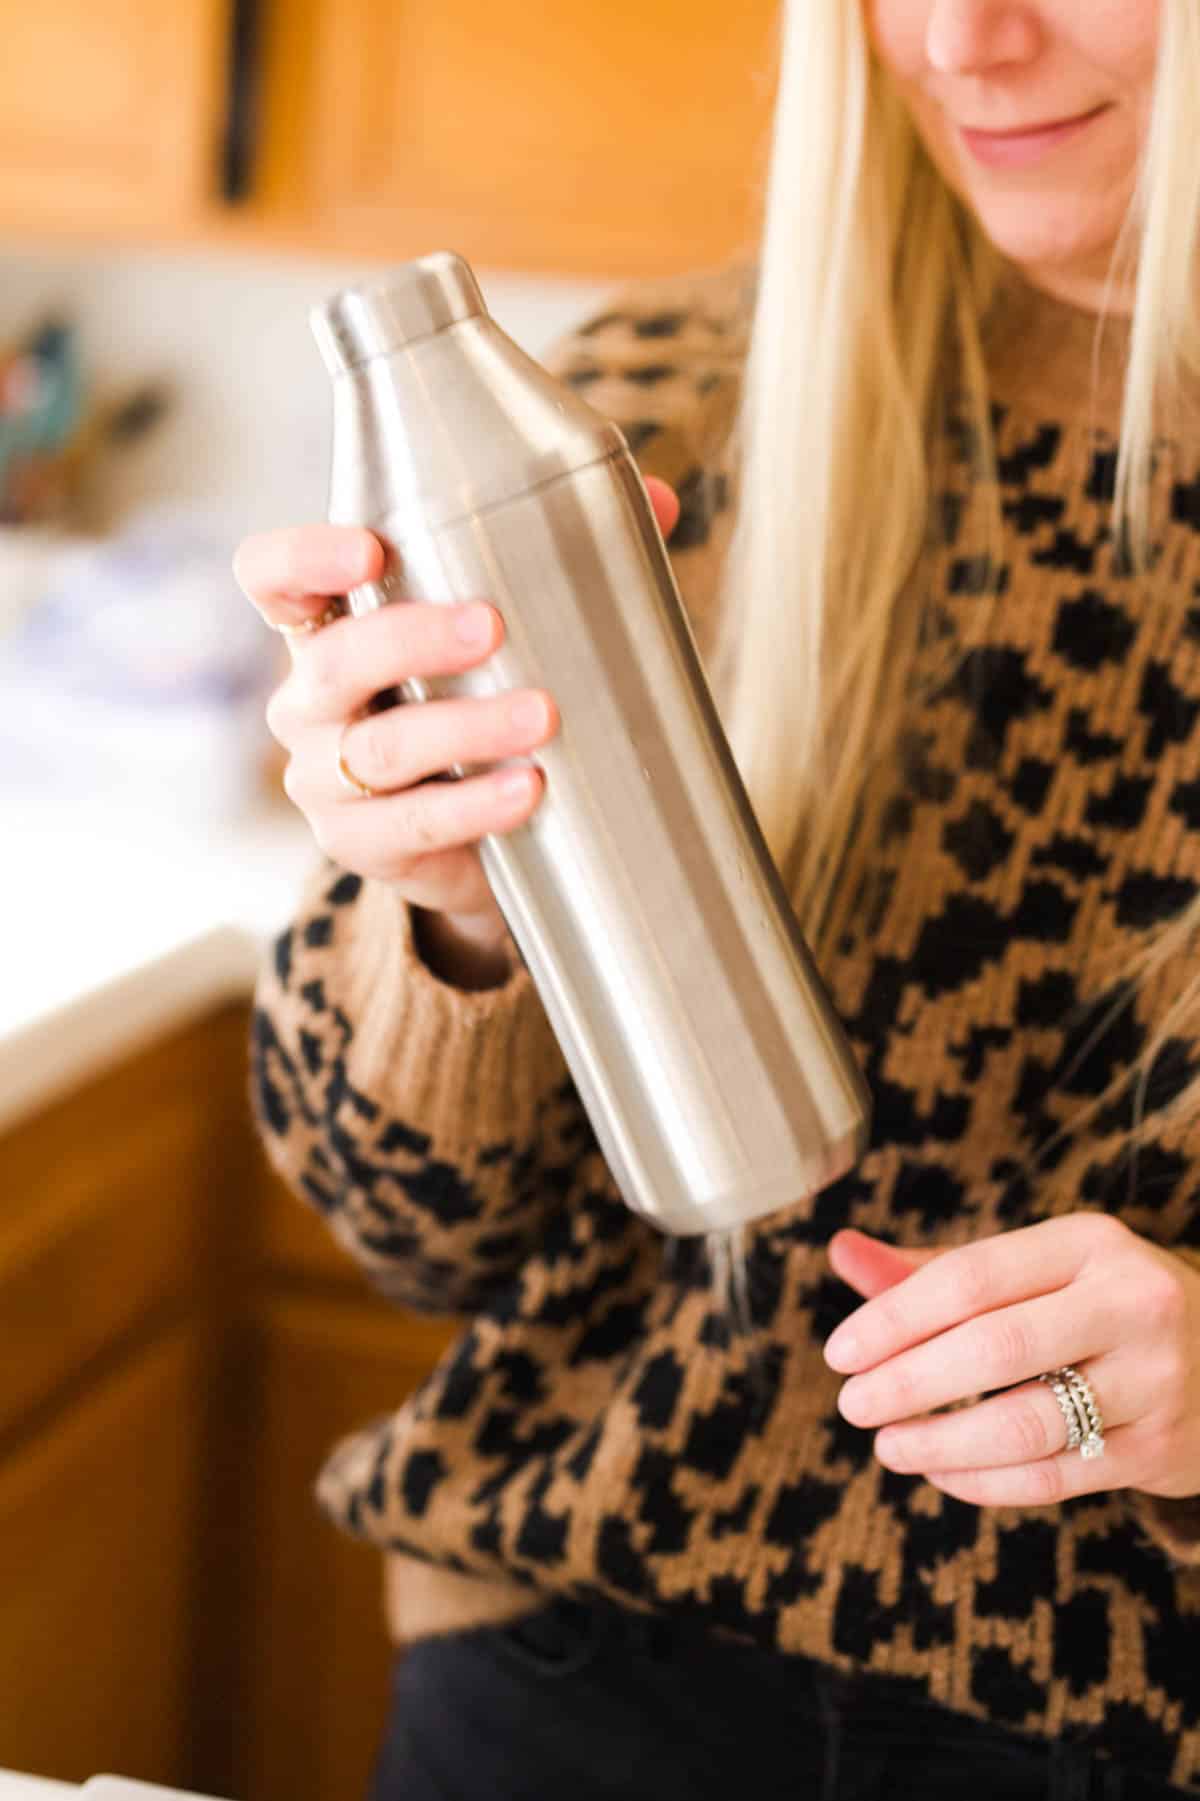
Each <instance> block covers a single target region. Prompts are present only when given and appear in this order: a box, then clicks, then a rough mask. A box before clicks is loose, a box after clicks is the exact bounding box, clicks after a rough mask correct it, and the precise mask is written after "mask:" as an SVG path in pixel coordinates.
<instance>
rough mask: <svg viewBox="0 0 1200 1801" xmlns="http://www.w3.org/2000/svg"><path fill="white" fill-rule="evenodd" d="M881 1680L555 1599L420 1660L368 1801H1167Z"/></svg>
mask: <svg viewBox="0 0 1200 1801" xmlns="http://www.w3.org/2000/svg"><path fill="white" fill-rule="evenodd" d="M1184 1793H1185V1791H1184V1790H1182V1789H1176V1788H1171V1787H1167V1786H1164V1785H1163V1784H1161V1783H1156V1782H1153V1781H1151V1780H1150V1779H1148V1778H1146V1777H1143V1776H1140V1775H1138V1774H1137V1773H1136V1772H1135V1771H1133V1770H1132V1769H1130V1768H1126V1767H1118V1766H1116V1765H1114V1764H1112V1763H1111V1762H1109V1761H1108V1760H1106V1759H1100V1758H1092V1757H1091V1756H1090V1755H1088V1754H1087V1753H1086V1752H1085V1751H1083V1750H1082V1749H1080V1748H1079V1747H1077V1746H1067V1745H1063V1744H1060V1743H1056V1744H1047V1743H1046V1742H1044V1741H1042V1740H1039V1739H1033V1740H1030V1739H1028V1738H1023V1737H1019V1736H1017V1735H1016V1734H1014V1733H1010V1732H1007V1731H1005V1730H1003V1729H1001V1728H997V1727H993V1726H990V1725H987V1724H983V1723H981V1722H979V1721H976V1720H971V1719H968V1718H965V1717H963V1716H960V1715H958V1714H954V1713H951V1712H950V1711H948V1710H947V1709H943V1708H940V1707H935V1706H933V1705H931V1704H930V1703H928V1702H926V1701H923V1700H915V1699H913V1697H912V1695H911V1694H908V1693H905V1692H904V1689H903V1686H902V1685H901V1684H899V1683H889V1682H888V1681H887V1679H886V1678H882V1677H853V1676H844V1675H841V1674H839V1673H838V1672H837V1671H834V1670H831V1669H828V1668H826V1667H825V1666H824V1665H822V1664H817V1663H812V1662H809V1661H808V1660H807V1659H803V1658H791V1657H788V1658H784V1657H779V1656H774V1655H772V1654H771V1653H769V1652H764V1651H757V1650H754V1649H744V1648H742V1647H741V1646H738V1645H734V1644H731V1643H728V1642H725V1641H718V1640H715V1639H708V1638H702V1637H699V1636H697V1635H695V1634H688V1635H682V1634H678V1633H675V1632H673V1631H671V1630H669V1629H668V1628H667V1627H665V1626H664V1625H663V1624H662V1623H661V1622H655V1621H647V1620H643V1619H641V1618H640V1617H638V1616H635V1615H632V1614H626V1613H621V1612H617V1611H615V1610H614V1611H612V1612H608V1611H604V1612H600V1611H595V1610H590V1609H584V1608H581V1607H578V1606H575V1605H573V1604H572V1603H570V1602H566V1601H556V1602H553V1603H552V1604H551V1605H549V1606H548V1607H546V1608H544V1609H543V1610H542V1611H541V1612H539V1613H537V1614H534V1615H532V1616H530V1617H529V1618H527V1619H525V1620H520V1621H518V1622H516V1624H514V1625H511V1626H507V1627H484V1628H480V1629H479V1630H476V1631H472V1632H462V1633H456V1634H453V1635H451V1636H449V1637H446V1638H437V1639H429V1640H425V1641H423V1642H422V1643H420V1644H418V1645H416V1646H414V1648H413V1649H412V1650H410V1651H409V1652H408V1653H407V1655H406V1656H404V1657H403V1658H402V1659H401V1660H400V1662H399V1663H398V1665H397V1670H396V1678H395V1688H394V1694H393V1707H392V1717H391V1721H390V1723H389V1726H388V1732H387V1737H386V1740H385V1742H384V1745H383V1748H382V1750H381V1752H380V1757H379V1764H378V1768H377V1770H376V1775H375V1783H374V1787H373V1790H372V1801H618V1798H619V1801H785V1798H786V1801H1168V1797H1171V1796H1182V1795H1183V1794H1184Z"/></svg>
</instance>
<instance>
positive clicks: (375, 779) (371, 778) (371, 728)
mask: <svg viewBox="0 0 1200 1801" xmlns="http://www.w3.org/2000/svg"><path fill="white" fill-rule="evenodd" d="M346 751H347V757H348V760H349V762H350V766H351V768H352V769H353V770H354V773H355V774H356V775H357V776H359V777H360V778H361V780H363V781H364V782H370V783H371V785H372V786H373V787H376V788H379V787H383V786H385V785H386V783H387V782H388V780H389V779H390V777H391V774H392V771H393V770H394V768H395V763H396V757H395V749H394V745H393V735H392V727H391V724H390V722H389V720H388V716H387V714H386V713H372V714H370V715H368V717H367V718H366V719H363V720H361V721H359V723H358V724H356V725H355V726H354V728H353V730H352V731H351V732H350V733H349V734H348V736H347V744H346Z"/></svg>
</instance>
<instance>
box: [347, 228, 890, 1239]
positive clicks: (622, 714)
mask: <svg viewBox="0 0 1200 1801" xmlns="http://www.w3.org/2000/svg"><path fill="white" fill-rule="evenodd" d="M312 325H313V330H314V333H315V335H316V338H317V341H318V343H319V345H320V348H321V352H322V355H323V357H324V359H325V363H326V365H327V367H328V369H329V372H330V374H331V376H332V378H333V385H334V439H333V459H332V475H331V488H330V507H329V513H330V518H331V519H332V520H333V521H334V522H335V523H338V524H353V525H365V526H368V527H369V528H370V529H371V530H372V531H374V532H375V533H376V534H377V535H378V536H379V537H380V538H381V539H382V540H383V542H384V544H385V546H386V547H387V550H388V563H387V568H386V571H385V573H384V576H383V579H382V580H381V581H380V582H379V583H377V584H370V585H367V586H364V587H361V588H357V589H355V590H354V591H353V592H352V593H351V595H350V596H349V602H350V606H351V609H352V610H353V611H354V612H355V613H362V612H365V611H368V610H369V609H371V608H373V607H377V606H381V605H385V604H390V603H395V602H404V603H422V602H424V603H427V604H432V605H449V604H454V603H456V602H458V601H461V600H465V599H468V598H478V597H480V596H482V595H486V596H487V597H488V599H490V600H492V601H493V602H494V603H495V605H496V606H497V607H498V608H499V609H500V612H501V613H502V615H503V617H504V621H505V628H506V630H505V640H504V643H503V644H502V646H501V648H500V650H499V651H498V652H497V653H496V654H495V656H493V657H492V658H491V659H490V660H489V661H488V663H487V664H486V665H485V666H484V667H483V668H481V669H474V670H471V671H469V672H468V673H467V674H465V675H460V676H456V677H453V678H447V679H445V680H443V681H441V682H429V681H417V680H413V681H411V682H408V683H406V684H404V693H405V698H406V699H408V700H413V701H421V700H425V699H428V698H431V697H433V696H434V695H440V694H480V695H482V694H488V693H493V692H497V691H499V690H503V689H509V688H517V687H526V686H533V687H544V688H546V689H548V690H549V691H550V693H551V694H552V695H553V696H554V698H555V701H556V703H557V705H558V708H559V713H560V716H561V727H560V730H559V732H558V734H557V735H556V737H555V738H554V739H553V740H552V741H551V742H550V743H549V744H548V745H546V746H545V747H544V748H543V749H542V750H540V751H539V752H538V754H537V761H538V763H539V764H540V765H541V767H542V768H543V770H544V771H545V777H546V782H545V791H544V794H543V796H542V800H541V802H540V804H539V806H538V808H537V810H536V811H535V813H534V814H533V816H532V817H531V818H530V820H529V821H528V822H527V823H526V824H525V825H523V826H521V827H519V828H518V829H517V830H516V831H515V832H512V833H508V834H503V835H496V836H494V837H488V838H485V839H484V840H483V841H482V843H481V845H480V855H481V859H482V862H483V867H484V871H485V873H486V875H487V878H488V881H489V883H490V884H491V888H492V891H493V893H494V894H495V897H496V900H497V903H498V904H499V906H500V908H501V911H502V912H503V914H504V916H505V919H506V920H507V922H508V925H509V928H510V930H511V932H512V935H513V938H514V940H515V942H516V945H517V948H518V950H519V952H520V955H521V957H522V959H523V961H524V963H525V965H526V967H527V968H528V970H529V973H530V975H531V977H532V979H533V981H534V983H535V984H536V986H537V990H538V993H539V996H540V998H541V1001H542V1003H543V1005H544V1007H545V1009H546V1012H547V1015H548V1017H549V1020H550V1024H551V1026H552V1027H553V1030H554V1032H555V1034H556V1036H557V1038H558V1042H559V1044H560V1045H561V1047H562V1051H563V1054H564V1057H565V1059H566V1062H567V1065H568V1068H569V1069H570V1072H571V1075H572V1077H573V1079H574V1081H575V1084H576V1087H577V1089H578V1092H579V1095H580V1098H581V1100H582V1102H583V1105H584V1107H585V1109H586V1111H587V1114H588V1117H589V1119H590V1120H591V1123H592V1127H593V1129H594V1131H595V1134H596V1138H597V1141H598V1143H599V1147H600V1149H601V1151H602V1152H603V1154H604V1157H605V1159H606V1161H607V1163H608V1166H609V1168H610V1169H611V1171H612V1174H613V1177H614V1179H615V1181H616V1183H617V1185H618V1187H619V1189H620V1191H621V1194H622V1195H623V1197H624V1199H625V1201H626V1202H627V1204H628V1205H629V1206H630V1207H632V1208H633V1209H634V1210H635V1211H636V1212H638V1213H639V1214H642V1215H644V1216H645V1217H646V1218H647V1219H649V1220H651V1221H652V1222H653V1223H654V1224H655V1225H656V1226H658V1227H659V1228H661V1229H662V1230H663V1231H666V1232H672V1233H680V1234H683V1233H698V1232H714V1231H725V1230H729V1229H732V1228H735V1227H737V1226H740V1225H745V1224H748V1223H749V1222H750V1221H752V1220H755V1219H758V1218H761V1217H762V1216H764V1215H766V1214H769V1213H771V1212H774V1211H775V1210H776V1209H778V1208H781V1207H787V1206H789V1205H791V1204H793V1203H795V1202H797V1201H801V1200H803V1199H805V1198H806V1197H807V1196H809V1195H811V1194H813V1193H814V1192H816V1191H817V1190H819V1189H821V1188H823V1187H825V1186H826V1185H827V1184H828V1183H830V1182H832V1181H834V1180H835V1179H836V1178H837V1177H838V1176H840V1175H842V1174H844V1173H845V1172H846V1171H847V1170H848V1169H850V1168H851V1167H852V1166H853V1164H854V1163H855V1162H856V1161H857V1159H858V1157H859V1156H860V1155H861V1154H862V1151H863V1149H864V1148H865V1144H866V1139H867V1128H868V1115H869V1098H868V1091H867V1088H866V1084H865V1082H864V1081H863V1078H862V1075H861V1073H860V1071H859V1069H858V1067H857V1065H856V1063H855V1061H854V1058H853V1055H852V1053H851V1050H850V1047H849V1045H848V1043H847V1040H846V1036H845V1033H844V1031H843V1029H842V1027H841V1024H840V1022H839V1021H838V1019H837V1017H836V1014H835V1013H834V1010H833V1008H832V1006H831V1004H830V1001H829V997H828V995H827V993H826V991H825V988H824V986H823V984H822V982H821V979H820V976H819V974H818V972H817V970H816V969H815V967H814V965H813V962H812V959H811V957H810V955H809V953H808V950H807V948H806V946H805V944H804V942H803V940H802V938H801V936H800V932H799V928H798V926H797V923H796V919H795V915H794V913H793V912H792V909H791V907H790V906H789V904H788V900H787V897H786V894H785V893H784V890H783V886H782V883H781V882H780V880H779V876H778V873H777V871H776V869H775V866H774V864H773V862H772V860H771V857H770V855H769V853H768V851H767V848H766V844H765V842H764V840H763V837H762V834H761V832H760V830H759V827H758V823H757V821H756V819H755V817H754V813H753V810H752V808H751V806H750V803H749V799H748V797H747V795H746V791H745V788H744V786H743V783H742V781H741V777H740V775H739V773H738V770H737V767H736V765H735V763H734V760H733V757H732V754H731V752H730V749H729V745H728V742H727V740H726V738H725V735H724V731H723V729H722V726H721V723H720V719H719V717H718V714H717V711H716V707H715V705H714V703H713V699H712V695H711V693H710V690H709V687H708V683H707V680H706V678H705V675H704V671H703V667H702V665H701V662H700V658H699V654H698V652H697V649H696V645H695V641H694V639H693V636H692V632H691V628H690V625H689V623H688V620H687V616H686V613H685V611H684V608H683V603H682V601H681V599H680V595H679V590H678V588H677V586H676V582H675V577H674V573H673V571H672V568H671V564H670V560H669V558H668V555H667V551H666V547H665V545H664V543H663V539H662V534H661V532H660V531H659V528H658V523H657V520H656V519H655V516H654V511H653V508H652V506H651V503H650V499H649V496H648V495H647V493H646V489H645V486H644V484H643V482H642V478H641V475H640V474H639V472H638V469H637V465H636V464H635V462H634V460H633V457H632V455H631V453H630V451H629V448H628V445H627V444H626V442H625V439H624V436H623V435H622V433H621V431H620V430H619V428H618V427H617V426H616V425H615V424H613V423H612V422H611V421H609V420H606V419H605V418H603V417H602V416H601V415H600V414H599V413H597V412H596V411H595V410H594V409H593V408H592V407H590V406H588V405H587V403H586V402H585V401H584V400H582V399H581V398H580V397H579V395H578V394H577V393H575V392H574V391H573V390H572V389H571V388H570V387H568V386H565V385H564V384H563V383H561V382H559V381H557V380H556V379H554V378H553V377H552V376H551V375H550V374H548V372H547V371H546V370H544V369H543V368H542V367H541V366H540V365H539V364H538V363H537V362H536V361H535V360H534V359H533V358H532V357H530V356H529V355H527V354H526V352H525V351H523V350H522V349H521V348H520V347H519V346H518V345H517V344H516V343H514V342H513V340H512V339H511V338H509V337H508V336H507V335H506V334H505V333H504V332H502V331H501V330H500V328H499V326H498V325H497V324H496V322H495V320H494V319H492V318H491V316H490V315H489V313H488V311H487V308H486V306H485V304H484V300H483V296H482V294H481V292H480V289H479V286H478V283H477V281H476V279H475V277H474V275H473V273H472V272H471V270H470V269H469V267H468V266H467V264H466V262H465V261H464V260H463V259H462V258H461V257H460V256H457V255H456V254H454V253H453V252H451V251H438V252H435V253H433V254H431V255H428V256H424V257H421V258H419V259H417V260H416V261H414V262H411V263H407V264H405V265H403V266H402V267H400V268H398V269H397V270H395V271H394V272H391V273H389V275H388V276H387V278H386V279H385V280H384V281H382V282H381V283H380V284H379V285H377V286H367V287H359V288H352V289H349V290H347V291H345V292H344V293H341V294H339V295H337V296H336V297H335V298H334V299H332V300H331V301H330V302H329V303H328V304H327V305H325V306H322V307H318V308H316V309H314V312H313V315H312ZM453 773H455V774H461V773H462V771H461V770H456V771H454V772H453Z"/></svg>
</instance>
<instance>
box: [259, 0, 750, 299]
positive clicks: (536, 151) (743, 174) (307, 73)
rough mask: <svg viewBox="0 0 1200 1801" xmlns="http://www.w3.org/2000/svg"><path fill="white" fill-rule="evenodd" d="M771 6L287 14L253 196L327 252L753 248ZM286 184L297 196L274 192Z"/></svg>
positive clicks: (591, 254)
mask: <svg viewBox="0 0 1200 1801" xmlns="http://www.w3.org/2000/svg"><path fill="white" fill-rule="evenodd" d="M778 15H779V0H740V4H737V5H730V4H729V0H654V3H653V4H652V5H633V4H629V3H628V0H625V3H621V0H617V3H616V4H609V5H607V6H597V5H596V4H595V0H555V4H554V5H553V6H550V7H545V6H542V7H538V6H498V5H496V4H494V0H437V3H436V4H429V3H428V0H299V3H294V4H292V5H290V6H288V7H287V8H286V9H277V14H276V19H275V23H274V27H273V35H272V36H271V38H270V43H271V49H270V53H269V56H268V85H269V88H270V105H269V109H268V110H269V114H270V124H269V127H268V140H269V142H268V149H267V165H268V166H267V169H266V171H265V178H266V182H267V186H268V189H270V190H272V191H273V192H274V194H275V197H276V199H277V200H278V201H279V202H281V204H283V205H284V206H285V207H286V206H288V205H290V206H292V207H297V208H299V210H300V211H301V212H306V213H307V215H308V219H309V224H310V229H311V230H312V231H313V232H314V233H315V234H316V235H317V236H318V237H319V238H320V239H321V240H322V241H324V242H328V243H337V244H338V245H339V246H341V247H342V248H345V249H346V250H348V251H351V252H353V253H354V254H363V255H372V256H379V257H387V258H403V257H410V256H418V255H421V254H423V253H425V252H427V251H430V250H438V249H452V250H457V251H459V252H460V253H461V254H462V255H464V256H466V257H467V258H468V260H469V261H471V262H472V263H479V264H482V265H484V266H485V267H494V268H510V269H520V270H528V271H530V272H535V273H536V272H543V273H547V274H557V273H565V274H572V275H580V276H599V277H602V278H608V277H616V276H621V275H625V274H643V273H644V274H651V273H665V272H668V271H671V270H676V269H683V268H687V267H692V266H700V265H703V264H705V263H708V262H715V261H719V260H722V259H724V258H725V257H726V256H728V255H730V254H731V253H733V252H735V251H737V250H740V249H741V248H743V247H744V246H745V245H747V244H749V243H750V242H752V241H753V237H754V235H755V226H756V222H757V212H758V205H759V200H758V188H759V183H760V180H761V173H762V170H763V169H764V168H765V162H766V150H767V131H768V127H769V122H770V101H771V98H772V93H771V90H772V87H773V82H774V69H773V57H774V51H775V40H776V30H777V20H778ZM289 190H290V191H289Z"/></svg>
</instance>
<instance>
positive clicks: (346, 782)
mask: <svg viewBox="0 0 1200 1801" xmlns="http://www.w3.org/2000/svg"><path fill="white" fill-rule="evenodd" d="M357 723H358V722H357V720H356V719H347V721H346V723H345V725H344V726H343V727H342V730H341V734H340V736H339V738H338V752H337V773H338V781H339V782H340V783H341V784H342V787H343V788H345V789H346V790H347V791H348V792H349V793H350V794H354V795H357V796H358V798H359V799H360V800H378V798H379V796H380V795H381V794H384V793H386V789H383V788H372V786H371V784H370V782H364V781H361V780H360V779H359V777H358V776H356V775H355V773H354V771H353V770H352V769H351V767H350V765H349V764H348V763H347V761H346V733H347V732H348V731H349V730H350V727H351V726H352V725H356V724H357Z"/></svg>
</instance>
